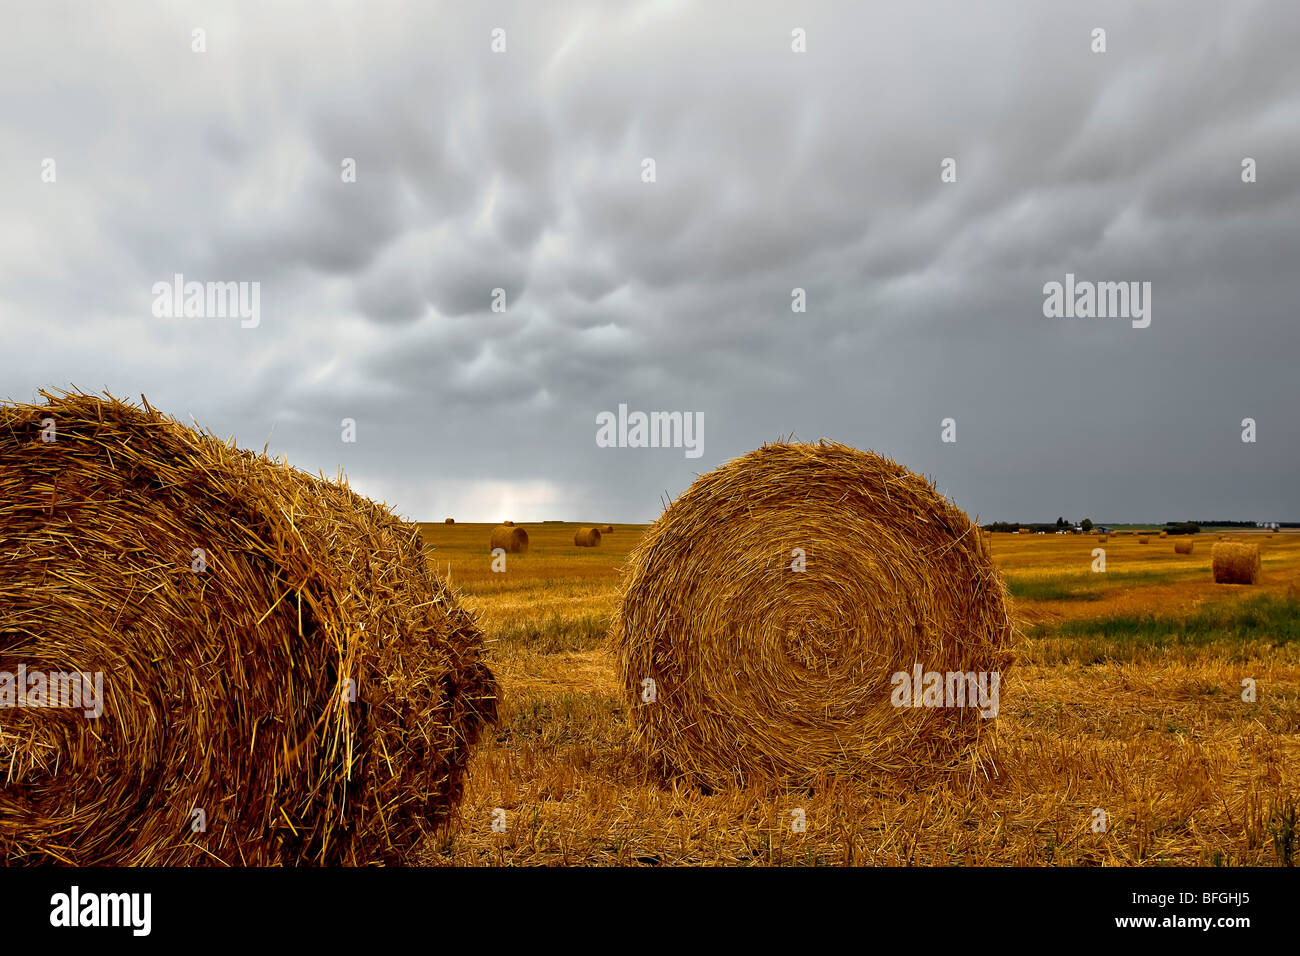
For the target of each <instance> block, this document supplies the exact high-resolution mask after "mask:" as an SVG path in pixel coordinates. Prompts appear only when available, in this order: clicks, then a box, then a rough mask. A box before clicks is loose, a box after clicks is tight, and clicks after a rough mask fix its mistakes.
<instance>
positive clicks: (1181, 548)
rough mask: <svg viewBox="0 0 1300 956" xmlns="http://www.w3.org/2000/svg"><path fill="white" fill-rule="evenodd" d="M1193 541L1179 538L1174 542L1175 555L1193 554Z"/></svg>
mask: <svg viewBox="0 0 1300 956" xmlns="http://www.w3.org/2000/svg"><path fill="white" fill-rule="evenodd" d="M1191 553H1192V540H1191V539H1190V538H1179V539H1178V540H1177V541H1175V542H1174V554H1191Z"/></svg>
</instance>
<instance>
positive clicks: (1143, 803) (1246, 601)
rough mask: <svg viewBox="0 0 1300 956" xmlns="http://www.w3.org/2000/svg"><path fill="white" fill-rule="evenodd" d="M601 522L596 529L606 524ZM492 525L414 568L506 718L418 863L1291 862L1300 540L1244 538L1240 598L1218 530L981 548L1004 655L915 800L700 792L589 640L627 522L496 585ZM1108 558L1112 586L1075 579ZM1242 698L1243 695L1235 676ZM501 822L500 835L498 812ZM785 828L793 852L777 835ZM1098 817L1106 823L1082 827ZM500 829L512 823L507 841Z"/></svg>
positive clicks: (892, 788) (1299, 706)
mask: <svg viewBox="0 0 1300 956" xmlns="http://www.w3.org/2000/svg"><path fill="white" fill-rule="evenodd" d="M600 523H601V524H602V525H603V524H604V522H603V521H602V522H600ZM492 527H493V526H492V525H486V524H455V525H444V524H429V525H422V526H421V532H422V534H423V535H424V538H425V542H426V544H427V545H429V546H430V548H431V551H430V560H431V561H432V562H433V563H434V565H435V566H436V567H437V568H438V569H439V571H440V572H441V573H443V574H444V575H447V576H449V577H450V580H451V583H452V585H453V587H454V588H455V589H456V590H457V591H458V592H459V594H460V597H461V600H462V601H463V602H464V603H465V604H466V605H467V606H468V607H469V608H470V609H472V610H473V611H474V612H475V614H476V615H477V617H478V620H479V622H480V624H481V626H482V627H483V629H484V631H485V633H486V635H487V639H488V646H489V658H490V661H491V665H492V668H493V670H494V672H495V673H496V675H497V677H498V679H499V681H500V683H501V688H502V700H501V716H500V723H499V725H498V726H497V728H496V730H495V732H494V733H491V734H489V735H488V736H487V738H486V739H485V740H484V742H483V743H482V744H481V745H480V746H479V747H478V748H477V749H476V750H475V752H474V755H473V758H472V761H471V765H470V771H469V775H468V781H467V784H466V792H465V799H464V802H463V804H462V806H461V808H460V811H459V812H460V817H459V822H458V824H457V825H456V826H455V827H453V828H451V829H450V830H448V831H447V832H445V833H442V834H438V835H436V836H434V837H431V838H430V839H429V840H428V841H427V843H426V846H425V847H424V849H423V854H422V858H423V859H424V861H425V862H428V863H430V864H454V865H537V864H569V865H638V864H644V865H659V864H663V865H720V864H721V865H727V864H747V865H752V864H777V865H841V864H854V865H864V864H865V865H911V864H915V865H954V864H956V865H1206V866H1208V865H1231V866H1236V865H1265V866H1274V865H1294V864H1295V863H1296V861H1297V858H1300V845H1298V844H1300V836H1298V835H1297V820H1296V816H1297V805H1298V804H1300V534H1295V533H1286V532H1281V533H1278V534H1276V535H1273V536H1271V537H1270V536H1267V535H1265V534H1259V533H1255V532H1248V531H1242V532H1230V533H1228V534H1227V538H1228V539H1229V540H1249V541H1255V542H1258V543H1259V544H1260V546H1261V549H1262V552H1263V572H1262V576H1261V579H1260V583H1259V584H1258V585H1255V586H1239V585H1224V584H1215V583H1213V579H1212V576H1211V572H1210V549H1211V546H1212V545H1213V544H1214V542H1215V541H1216V540H1217V538H1218V534H1217V533H1214V532H1203V533H1202V534H1200V535H1196V536H1195V539H1194V540H1195V548H1194V551H1193V553H1192V554H1190V555H1176V554H1174V552H1173V541H1174V539H1173V538H1164V539H1161V538H1157V537H1154V536H1153V537H1152V538H1151V539H1150V542H1149V543H1148V544H1139V543H1138V540H1137V537H1136V535H1134V534H1129V533H1124V532H1120V533H1112V534H1111V536H1110V539H1109V540H1108V541H1107V542H1106V544H1105V545H1099V544H1098V543H1097V541H1096V539H1095V538H1093V537H1091V536H1086V535H1059V536H1058V535H1017V534H995V535H993V536H992V544H991V548H992V554H993V557H994V559H995V560H996V562H997V563H998V565H999V566H1000V568H1001V570H1002V573H1003V575H1004V578H1005V580H1006V582H1007V585H1008V587H1009V589H1010V592H1011V595H1012V608H1013V614H1014V616H1015V618H1016V620H1017V622H1018V624H1019V629H1020V634H1019V636H1018V647H1017V660H1016V663H1015V666H1014V667H1012V668H1011V669H1010V671H1009V672H1008V673H1007V674H1006V676H1005V679H1004V682H1003V687H1002V694H1001V711H1000V714H999V716H998V717H997V719H996V720H995V721H993V722H992V723H993V724H994V725H995V728H994V732H993V733H992V734H991V735H989V736H990V737H991V740H990V741H989V744H988V746H987V747H986V748H983V750H984V751H985V752H984V754H983V759H982V760H981V761H980V762H979V763H975V762H971V763H970V764H968V765H962V766H958V767H954V768H949V769H947V770H945V771H935V772H933V773H932V774H931V775H930V776H928V777H923V778H912V779H907V780H893V781H891V780H886V781H883V782H881V781H875V782H872V783H870V784H868V783H864V782H861V781H857V782H854V781H847V780H842V779H840V780H837V779H826V780H823V781H820V782H818V783H817V784H816V785H814V786H812V787H809V788H802V789H798V790H783V789H780V788H778V787H776V786H761V785H755V786H750V787H746V788H743V789H733V790H723V791H718V792H713V793H709V792H704V791H701V790H699V789H696V788H693V787H689V786H686V785H683V784H680V783H676V782H674V781H673V780H664V779H660V778H659V777H658V776H656V774H655V773H653V772H652V771H651V770H650V769H649V768H648V766H647V765H646V763H645V761H644V759H643V757H642V755H641V754H640V753H638V752H637V750H636V749H635V748H633V747H632V746H631V745H630V743H629V740H628V725H627V722H626V719H625V715H624V704H623V702H622V701H621V700H619V698H618V696H617V693H616V684H615V665H614V657H613V655H612V653H611V652H610V650H609V648H608V647H607V645H606V628H607V625H608V621H609V617H610V615H611V613H612V611H613V609H614V607H615V603H616V601H617V597H618V584H619V567H620V566H621V565H622V564H623V562H624V559H625V557H626V555H627V553H628V551H629V549H630V548H631V547H632V546H633V545H634V544H635V542H636V541H637V539H638V537H639V536H640V534H641V533H642V531H643V530H644V526H630V525H619V524H617V523H615V530H614V531H613V532H610V533H607V534H605V535H604V538H603V540H602V542H601V545H600V546H599V547H597V548H579V547H576V546H575V545H574V544H573V533H574V531H575V530H576V529H577V528H578V527H580V525H577V524H560V523H543V524H522V527H524V528H525V529H526V530H527V532H528V535H529V538H530V547H529V550H528V551H527V552H526V553H523V554H517V555H509V556H508V557H507V558H506V561H507V566H506V568H507V569H506V571H505V572H504V573H495V572H493V571H492V570H491V560H492V558H491V555H490V554H489V553H488V538H489V535H490V532H491V529H492ZM1099 546H1100V547H1104V548H1105V551H1106V564H1107V567H1106V572H1105V573H1095V572H1093V570H1092V565H1093V556H1092V550H1093V549H1094V548H1096V547H1099ZM1245 679H1250V680H1253V681H1254V682H1255V687H1256V699H1255V700H1254V701H1253V702H1245V701H1243V699H1242V687H1243V680H1245ZM501 810H504V812H505V813H504V818H503V817H502V816H501V814H500V812H499V811H501ZM795 811H802V816H803V819H804V820H805V821H806V830H805V832H801V833H800V832H795V831H794V829H793V827H792V821H793V820H794V819H795ZM1097 811H1101V812H1103V813H1104V815H1105V829H1104V832H1099V827H1098V826H1097V825H1096V821H1097V820H1098V819H1099V816H1098V813H1097ZM494 814H495V819H496V820H497V822H498V830H499V828H500V825H501V823H502V821H503V820H504V827H505V829H504V831H503V832H497V831H494V829H493V820H494Z"/></svg>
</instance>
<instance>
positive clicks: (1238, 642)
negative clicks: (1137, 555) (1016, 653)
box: [1028, 594, 1300, 664]
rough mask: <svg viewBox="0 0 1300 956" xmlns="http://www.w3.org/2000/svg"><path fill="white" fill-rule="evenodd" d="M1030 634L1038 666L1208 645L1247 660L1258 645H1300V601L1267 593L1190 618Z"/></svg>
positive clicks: (1076, 624)
mask: <svg viewBox="0 0 1300 956" xmlns="http://www.w3.org/2000/svg"><path fill="white" fill-rule="evenodd" d="M1028 636H1029V638H1030V639H1031V640H1032V641H1033V644H1032V645H1031V646H1030V648H1029V649H1028V650H1029V658H1030V659H1031V660H1034V661H1035V662H1036V663H1040V664H1059V663H1062V662H1065V661H1078V662H1081V663H1085V664H1097V663H1103V662H1107V661H1132V660H1138V659H1141V658H1145V657H1147V656H1148V655H1151V656H1156V655H1164V654H1167V653H1169V652H1170V651H1177V650H1195V649H1200V648H1206V647H1222V648H1223V649H1225V650H1227V651H1229V652H1230V654H1231V655H1233V656H1243V657H1244V656H1249V653H1250V651H1251V648H1254V649H1255V650H1256V651H1258V649H1259V647H1260V646H1265V647H1282V646H1284V645H1287V644H1297V645H1300V601H1297V600H1295V599H1294V598H1283V597H1274V596H1272V595H1267V594H1265V595H1260V596H1258V597H1254V598H1250V599H1249V600H1246V601H1241V602H1224V603H1219V604H1211V605H1208V606H1206V607H1203V608H1201V609H1200V610H1199V611H1197V612H1196V613H1195V614H1193V615H1191V616H1190V617H1167V616H1160V615H1154V614H1143V615H1131V614H1120V615H1111V616H1107V617H1099V618H1094V619H1092V620H1074V621H1064V622H1062V623H1060V624H1054V625H1046V624H1040V625H1038V626H1037V627H1035V628H1034V629H1033V630H1031V631H1030V632H1029V635H1028Z"/></svg>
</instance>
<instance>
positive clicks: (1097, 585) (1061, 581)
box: [1007, 571, 1186, 601]
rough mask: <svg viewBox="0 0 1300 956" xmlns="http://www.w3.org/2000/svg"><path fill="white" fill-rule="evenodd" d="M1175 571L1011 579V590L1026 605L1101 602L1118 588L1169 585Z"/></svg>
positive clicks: (1039, 576) (1009, 585)
mask: <svg viewBox="0 0 1300 956" xmlns="http://www.w3.org/2000/svg"><path fill="white" fill-rule="evenodd" d="M1180 576H1186V574H1185V573H1184V574H1182V575H1180V574H1179V573H1178V572H1174V571H1098V572H1095V573H1094V572H1091V571H1088V572H1084V573H1082V574H1051V575H1034V576H1032V577H1031V576H1028V575H1025V576H1017V575H1008V577H1007V589H1008V590H1009V591H1010V592H1011V596H1012V597H1014V598H1018V599H1020V600H1022V601H1100V600H1101V599H1102V598H1104V597H1105V596H1106V592H1107V591H1108V590H1110V589H1112V588H1114V587H1115V586H1116V585H1121V586H1125V585H1127V586H1134V585H1156V584H1169V583H1171V582H1173V581H1175V580H1177V579H1178V578H1179V577H1180Z"/></svg>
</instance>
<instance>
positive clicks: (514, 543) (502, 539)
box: [492, 524, 528, 554]
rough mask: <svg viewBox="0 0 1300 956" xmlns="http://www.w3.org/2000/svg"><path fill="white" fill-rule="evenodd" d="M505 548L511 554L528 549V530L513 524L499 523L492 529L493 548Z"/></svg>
mask: <svg viewBox="0 0 1300 956" xmlns="http://www.w3.org/2000/svg"><path fill="white" fill-rule="evenodd" d="M497 548H502V549H504V550H505V551H506V552H507V553H509V554H517V553H518V552H520V551H527V550H528V532H527V531H525V530H524V529H523V528H516V527H515V526H514V525H512V524H503V525H497V527H495V528H493V529H492V550H493V551H495V550H496V549H497Z"/></svg>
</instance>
